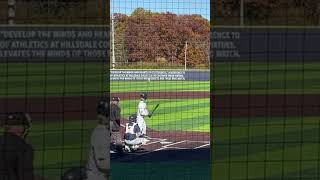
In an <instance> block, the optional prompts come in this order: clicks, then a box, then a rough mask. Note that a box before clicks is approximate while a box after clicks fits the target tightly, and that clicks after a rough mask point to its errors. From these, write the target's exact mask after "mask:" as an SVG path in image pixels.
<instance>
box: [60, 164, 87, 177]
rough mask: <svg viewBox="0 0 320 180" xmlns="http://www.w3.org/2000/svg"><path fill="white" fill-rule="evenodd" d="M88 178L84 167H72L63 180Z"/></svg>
mask: <svg viewBox="0 0 320 180" xmlns="http://www.w3.org/2000/svg"><path fill="white" fill-rule="evenodd" d="M85 179H87V172H86V169H85V168H83V167H80V168H79V167H77V168H72V169H69V170H68V171H66V172H65V173H64V174H63V176H62V177H61V180H85Z"/></svg>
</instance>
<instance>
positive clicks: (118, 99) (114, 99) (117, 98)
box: [112, 97, 120, 101]
mask: <svg viewBox="0 0 320 180" xmlns="http://www.w3.org/2000/svg"><path fill="white" fill-rule="evenodd" d="M112 101H120V98H119V97H112Z"/></svg>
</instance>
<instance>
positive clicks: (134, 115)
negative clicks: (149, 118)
mask: <svg viewBox="0 0 320 180" xmlns="http://www.w3.org/2000/svg"><path fill="white" fill-rule="evenodd" d="M136 121H137V114H132V115H130V116H129V123H134V122H136Z"/></svg>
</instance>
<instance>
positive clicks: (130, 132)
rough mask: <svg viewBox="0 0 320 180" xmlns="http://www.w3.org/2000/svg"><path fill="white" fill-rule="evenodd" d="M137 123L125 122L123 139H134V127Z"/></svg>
mask: <svg viewBox="0 0 320 180" xmlns="http://www.w3.org/2000/svg"><path fill="white" fill-rule="evenodd" d="M136 125H137V123H130V124H129V123H127V124H126V132H125V135H124V139H125V140H129V141H132V140H134V139H136V137H137V136H136V133H135V132H134V127H135V126H136Z"/></svg>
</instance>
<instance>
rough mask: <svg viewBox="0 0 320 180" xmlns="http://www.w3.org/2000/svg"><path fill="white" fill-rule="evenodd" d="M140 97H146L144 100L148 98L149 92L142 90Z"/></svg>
mask: <svg viewBox="0 0 320 180" xmlns="http://www.w3.org/2000/svg"><path fill="white" fill-rule="evenodd" d="M140 98H142V99H144V100H147V98H148V94H147V93H145V92H142V93H140Z"/></svg>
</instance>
